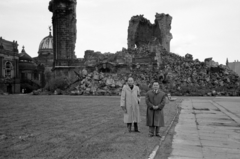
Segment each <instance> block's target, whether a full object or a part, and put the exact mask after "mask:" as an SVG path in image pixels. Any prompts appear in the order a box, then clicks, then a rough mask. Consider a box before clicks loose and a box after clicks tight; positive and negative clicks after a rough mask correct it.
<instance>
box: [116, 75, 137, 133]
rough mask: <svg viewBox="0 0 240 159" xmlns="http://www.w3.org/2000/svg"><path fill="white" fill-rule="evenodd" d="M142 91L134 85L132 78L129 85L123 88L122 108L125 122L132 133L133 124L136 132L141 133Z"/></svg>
mask: <svg viewBox="0 0 240 159" xmlns="http://www.w3.org/2000/svg"><path fill="white" fill-rule="evenodd" d="M139 104H140V91H139V87H138V86H136V85H134V80H133V78H132V77H129V78H128V81H127V84H125V85H124V86H123V88H122V93H121V101H120V106H121V108H122V109H123V111H124V117H123V121H124V123H126V124H127V128H128V131H129V132H131V128H132V123H133V125H134V131H135V132H139V130H138V123H139V122H140V121H141V119H140V110H139Z"/></svg>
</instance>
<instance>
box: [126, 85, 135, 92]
mask: <svg viewBox="0 0 240 159" xmlns="http://www.w3.org/2000/svg"><path fill="white" fill-rule="evenodd" d="M126 86H127V89H129V90H130V91H132V90H134V89H135V88H136V86H135V85H133V89H131V88H130V86H129V85H128V84H126Z"/></svg>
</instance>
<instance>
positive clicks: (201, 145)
mask: <svg viewBox="0 0 240 159" xmlns="http://www.w3.org/2000/svg"><path fill="white" fill-rule="evenodd" d="M207 101H209V100H207ZM191 103H192V107H193V108H194V104H193V100H191ZM192 111H193V113H194V118H195V122H196V127H197V134H198V140H199V143H200V147H201V153H202V155H203V156H204V154H203V144H202V141H201V138H200V134H199V130H200V129H199V127H198V121H197V116H196V113H195V110H194V109H193V110H192Z"/></svg>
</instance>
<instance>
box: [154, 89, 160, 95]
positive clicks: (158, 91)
mask: <svg viewBox="0 0 240 159" xmlns="http://www.w3.org/2000/svg"><path fill="white" fill-rule="evenodd" d="M152 93H154V94H159V93H160V89H158V90H157V93H155V91H154V90H153V89H152Z"/></svg>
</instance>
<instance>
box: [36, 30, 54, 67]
mask: <svg viewBox="0 0 240 159" xmlns="http://www.w3.org/2000/svg"><path fill="white" fill-rule="evenodd" d="M33 60H34V62H35V63H37V64H43V65H44V66H45V67H52V65H53V36H52V34H51V27H49V35H48V36H46V37H45V38H43V39H42V41H41V42H40V44H39V48H38V56H37V57H35V58H33Z"/></svg>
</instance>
